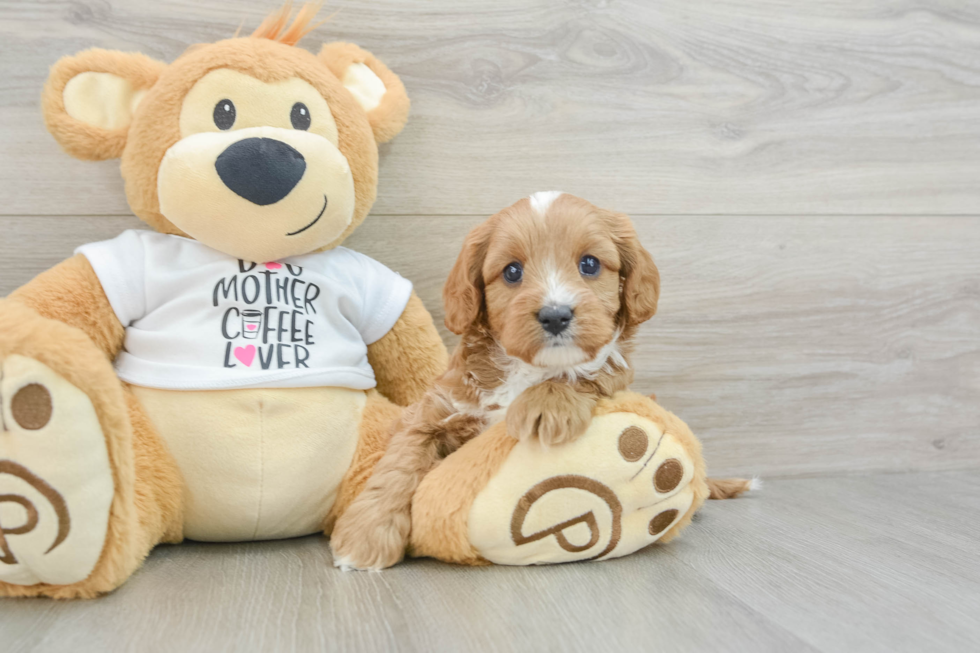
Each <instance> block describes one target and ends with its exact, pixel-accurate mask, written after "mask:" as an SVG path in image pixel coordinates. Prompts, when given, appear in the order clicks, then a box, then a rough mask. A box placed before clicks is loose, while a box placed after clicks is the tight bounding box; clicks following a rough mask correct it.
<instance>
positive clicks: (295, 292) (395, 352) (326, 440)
mask: <svg viewBox="0 0 980 653" xmlns="http://www.w3.org/2000/svg"><path fill="white" fill-rule="evenodd" d="M313 13H315V9H313V8H311V7H310V6H307V7H304V8H303V10H302V11H301V12H300V14H299V16H298V17H297V18H296V20H295V21H293V22H292V23H290V22H289V11H288V8H284V9H283V10H282V11H279V12H276V13H275V14H273V15H272V16H270V18H269V19H267V20H266V21H265V22H264V23H263V24H262V25H261V26H260V27H259V28H258V29H257V30H256V31H255V32H254V33H253V34H252V35H251V36H249V37H244V38H232V39H228V40H224V41H220V42H217V43H213V44H202V45H197V46H192V47H191V48H189V49H188V50H187V51H186V52H185V53H184V54H183V55H181V56H180V57H179V58H178V59H177V60H176V61H174V62H173V63H171V64H169V65H167V64H164V63H161V62H159V61H155V60H153V59H151V58H149V57H146V56H144V55H141V54H135V53H123V52H111V51H106V50H88V51H85V52H82V53H79V54H77V55H75V56H70V57H65V58H63V59H61V60H60V61H58V62H57V63H56V64H55V65H54V66H53V67H52V70H51V73H50V77H49V79H48V82H47V84H46V86H45V89H44V93H43V97H42V108H43V113H44V118H45V121H46V124H47V126H48V129H49V131H50V132H51V133H52V134H53V135H54V137H55V139H57V141H58V142H59V143H60V144H61V146H62V147H63V148H64V149H65V150H66V151H67V152H68V153H69V154H71V155H73V156H75V157H78V158H80V159H86V160H104V159H111V158H120V159H121V172H122V176H123V178H124V180H125V186H126V195H127V198H128V201H129V205H130V207H131V208H132V210H133V212H134V213H135V214H136V215H137V216H138V217H139V218H141V219H142V220H143V221H144V222H145V223H146V224H147V226H148V227H149V228H150V229H149V230H132V231H126V232H124V233H122V234H120V235H119V236H117V237H116V238H113V239H111V240H108V241H105V242H100V243H91V244H87V245H82V246H81V247H79V248H78V250H76V254H75V256H74V257H72V258H70V259H68V260H66V261H64V262H63V263H61V264H59V265H57V266H55V267H54V268H52V269H50V270H48V271H46V272H44V273H42V274H40V275H39V276H37V277H36V278H35V279H33V280H32V281H30V282H29V283H27V284H26V285H25V286H23V287H22V288H20V289H18V290H16V291H15V292H14V293H12V294H11V295H10V296H9V297H8V298H6V299H3V300H0V405H2V411H0V595H2V596H48V597H55V598H84V597H93V596H97V595H99V594H101V593H104V592H107V591H111V590H112V589H114V588H116V587H118V586H119V585H120V584H122V583H123V582H124V581H125V580H126V579H127V578H128V577H129V576H130V575H131V574H132V573H133V571H134V570H135V569H137V567H138V566H139V565H140V564H141V562H142V560H143V559H144V558H145V557H146V555H147V554H148V552H149V551H150V550H151V549H152V548H153V547H154V546H155V545H157V544H158V543H162V542H179V541H181V540H182V539H184V538H188V539H195V540H204V541H243V540H261V539H272V538H285V537H295V536H299V535H305V534H311V533H316V532H323V533H326V534H327V535H329V533H330V531H331V528H332V526H333V524H334V522H335V521H336V519H337V517H338V516H339V515H340V514H341V513H342V512H343V511H344V509H345V508H346V507H347V506H349V505H350V503H351V501H352V500H353V499H354V497H355V496H356V495H357V493H358V492H359V490H360V489H361V488H362V487H363V486H364V483H365V482H366V481H367V479H368V478H369V477H370V474H371V471H372V469H373V466H374V464H375V463H376V462H377V460H378V459H379V458H380V457H381V455H382V454H383V452H384V450H385V447H386V444H387V441H388V437H389V433H388V429H389V425H390V424H391V423H392V422H393V421H394V420H395V419H396V418H397V416H398V415H399V413H400V410H401V407H402V406H406V405H408V404H410V403H412V402H413V401H415V400H417V399H418V398H420V397H421V396H422V394H423V393H424V392H425V390H426V389H427V387H428V386H429V385H430V384H431V382H432V380H433V379H434V378H435V377H436V376H437V375H438V374H440V373H441V372H442V371H443V370H444V369H445V367H446V363H447V354H446V350H445V348H444V345H443V344H442V342H441V340H440V338H439V335H438V332H437V331H436V329H435V326H434V325H433V323H432V319H431V317H430V315H429V313H428V312H427V311H426V309H425V308H424V306H423V305H422V303H421V301H420V300H419V299H418V297H417V296H416V295H415V294H414V293H413V291H412V286H411V283H410V282H408V281H407V280H405V279H403V278H402V277H400V276H399V275H397V274H395V273H394V272H392V271H391V270H389V269H387V268H386V267H384V266H383V265H381V264H380V263H378V262H376V261H373V260H372V259H370V258H368V257H366V256H363V255H361V254H358V253H356V252H353V251H351V250H349V249H346V248H344V247H342V243H343V242H344V240H345V239H346V238H347V236H349V235H350V234H351V233H352V232H353V231H354V229H356V228H357V226H358V225H359V224H360V223H361V222H362V221H363V220H364V219H365V217H366V216H367V214H368V212H369V210H370V208H371V205H372V203H373V202H374V199H375V193H376V189H377V175H378V153H377V145H378V143H382V142H385V141H388V140H390V139H391V138H393V137H394V136H395V135H396V134H398V132H399V131H400V130H401V129H402V127H403V126H404V124H405V121H406V118H407V115H408V108H409V101H408V97H407V95H406V92H405V88H404V86H403V85H402V83H401V82H400V80H399V79H398V77H396V76H395V75H394V74H393V73H392V72H391V71H390V70H389V69H388V68H387V67H385V66H384V64H382V63H381V62H380V61H378V60H377V59H376V58H375V57H374V56H373V55H371V54H370V53H368V52H365V51H364V50H362V49H360V48H358V47H357V46H354V45H350V44H346V43H330V44H327V45H324V46H323V47H322V48H321V50H320V52H319V54H317V55H314V54H311V53H310V52H308V51H306V50H304V49H301V48H299V47H296V43H297V42H298V41H299V40H300V38H302V37H303V36H304V35H305V34H306V33H307V32H308V31H309V29H310V27H309V24H310V20H311V18H312V14H313ZM664 470H667V471H666V472H665V471H664ZM704 479H705V472H704V464H703V461H702V459H701V456H700V445H699V444H698V442H697V440H696V439H695V438H694V436H693V435H692V434H691V433H690V431H689V430H688V429H687V427H686V426H685V425H684V424H683V422H680V420H678V419H677V418H676V417H674V416H673V415H671V414H670V413H667V412H666V411H664V410H663V409H661V408H660V407H659V406H657V405H656V404H655V403H653V402H652V401H650V400H649V399H647V398H645V397H640V396H639V395H634V394H630V393H624V394H621V395H617V396H616V397H613V398H612V399H609V400H606V401H603V402H601V403H600V405H599V408H598V410H597V412H596V416H595V418H594V422H593V424H592V427H591V428H590V429H589V431H588V432H587V433H586V434H585V435H584V436H583V437H581V438H579V440H577V441H576V442H575V443H573V444H572V445H569V446H567V447H562V448H560V449H559V448H555V449H552V450H550V451H543V450H542V449H541V448H540V447H539V446H536V445H535V444H534V443H518V442H517V441H516V440H514V439H513V438H511V437H510V436H508V435H507V433H506V432H505V430H504V428H503V425H502V424H498V425H497V426H495V427H492V428H490V429H489V430H488V431H487V432H485V433H484V434H482V435H481V436H479V437H477V438H475V439H474V440H472V441H471V442H469V443H467V444H466V445H464V446H463V447H462V448H461V449H460V450H458V451H457V452H455V453H453V454H452V455H451V456H449V457H448V458H447V459H446V460H445V461H443V463H442V464H441V465H440V466H439V467H438V468H437V469H436V470H435V471H434V472H432V473H431V474H429V476H428V477H426V478H425V480H424V481H423V484H422V486H421V487H420V489H419V491H418V493H417V495H416V497H415V502H414V512H413V534H412V543H411V551H412V553H413V554H414V555H428V556H433V557H436V558H440V559H443V560H447V561H452V562H459V563H465V564H486V563H488V562H496V563H501V564H534V563H546V562H564V561H571V560H587V559H608V558H612V557H616V556H620V555H625V554H627V553H630V552H632V551H635V550H637V549H638V548H640V547H642V546H645V545H647V544H649V543H651V542H653V541H656V540H658V539H659V540H661V541H666V540H667V539H670V538H671V537H673V536H674V535H676V533H677V532H678V531H679V530H680V529H681V528H682V527H683V526H685V525H686V524H687V523H688V522H689V521H690V519H691V515H692V514H693V513H694V511H695V510H696V509H697V508H698V507H699V506H700V505H701V503H702V502H703V501H704V498H705V496H706V494H707V489H706V486H705V482H704Z"/></svg>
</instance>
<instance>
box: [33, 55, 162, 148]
mask: <svg viewBox="0 0 980 653" xmlns="http://www.w3.org/2000/svg"><path fill="white" fill-rule="evenodd" d="M165 67H166V65H165V64H163V63H161V62H159V61H156V60H154V59H151V58H149V57H147V56H145V55H142V54H139V53H135V52H132V53H130V52H116V51H112V50H98V49H94V50H86V51H85V52H80V53H78V54H77V55H75V56H72V57H62V58H61V59H60V60H59V61H58V62H57V63H56V64H55V65H53V66H52V67H51V73H50V74H49V75H48V81H47V83H46V84H45V85H44V93H43V94H42V96H41V108H42V111H43V113H44V122H45V124H46V125H47V127H48V131H49V132H51V135H52V136H54V137H55V140H57V141H58V143H59V144H61V146H62V147H63V148H65V150H66V151H67V152H68V153H69V154H71V155H72V156H74V157H77V158H79V159H86V160H89V161H99V160H102V159H115V158H118V157H120V156H122V151H123V148H124V147H125V146H126V134H127V133H128V131H129V123H130V122H131V121H132V119H133V113H134V112H135V111H136V105H138V104H139V101H140V100H141V99H142V98H143V95H144V94H145V93H146V91H147V89H149V88H150V87H151V86H153V84H155V83H156V81H157V78H158V77H159V76H160V73H161V72H162V71H163V69H164V68H165Z"/></svg>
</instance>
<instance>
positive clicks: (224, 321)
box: [76, 230, 412, 390]
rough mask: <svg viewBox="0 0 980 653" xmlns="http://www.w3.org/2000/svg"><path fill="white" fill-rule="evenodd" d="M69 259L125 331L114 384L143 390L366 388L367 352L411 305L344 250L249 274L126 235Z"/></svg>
mask: <svg viewBox="0 0 980 653" xmlns="http://www.w3.org/2000/svg"><path fill="white" fill-rule="evenodd" d="M76 252H78V253H81V254H84V255H85V258H87V259H88V260H89V262H90V263H91V264H92V267H93V268H94V269H95V273H96V274H97V275H98V277H99V281H100V282H101V283H102V287H103V288H104V289H105V293H106V296H107V297H108V298H109V303H110V304H112V309H113V310H114V311H115V313H116V316H117V317H118V318H119V321H120V322H122V323H123V325H124V326H125V327H126V340H125V345H124V348H123V351H122V352H120V354H119V356H117V357H116V362H115V365H116V371H117V373H118V374H119V377H120V378H121V379H123V380H124V381H127V382H129V383H132V384H133V385H140V386H147V387H151V388H165V389H171V390H213V389H219V388H295V387H306V386H335V387H345V388H355V389H361V390H366V389H368V388H373V387H374V386H375V379H374V371H373V370H372V369H371V365H370V364H369V363H368V359H367V346H368V345H369V344H371V343H373V342H374V341H376V340H378V339H380V338H381V337H382V336H383V335H385V334H386V333H388V331H389V330H390V329H391V328H392V327H393V326H394V325H395V322H397V321H398V318H399V317H401V314H402V312H403V311H404V310H405V305H406V304H407V303H408V299H409V296H410V295H411V293H412V284H411V283H410V282H409V281H408V280H407V279H404V278H402V277H401V276H399V275H398V274H396V273H394V272H392V271H391V270H389V269H388V268H386V267H385V266H383V265H381V264H380V263H378V262H377V261H375V260H374V259H371V258H368V257H367V256H364V255H363V254H358V253H357V252H354V251H351V250H349V249H346V248H344V247H338V248H336V249H332V250H330V251H326V252H317V253H314V254H305V255H303V256H292V257H289V258H285V259H283V260H281V261H275V262H267V263H250V262H246V261H241V260H238V259H235V258H232V257H230V256H228V255H227V254H222V253H221V252H218V251H215V250H213V249H211V248H209V247H207V246H205V245H202V244H201V243H199V242H197V241H195V240H191V239H189V238H181V237H180V236H170V235H167V234H159V233H156V232H153V231H137V230H130V231H126V232H123V233H122V234H121V235H119V236H118V237H116V238H113V239H112V240H106V241H103V242H99V243H91V244H88V245H83V246H82V247H79V248H78V249H77V250H76Z"/></svg>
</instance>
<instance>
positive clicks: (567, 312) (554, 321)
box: [538, 306, 575, 336]
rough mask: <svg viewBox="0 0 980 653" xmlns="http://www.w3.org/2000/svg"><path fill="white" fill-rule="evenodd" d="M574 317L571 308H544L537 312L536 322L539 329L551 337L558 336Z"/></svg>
mask: <svg viewBox="0 0 980 653" xmlns="http://www.w3.org/2000/svg"><path fill="white" fill-rule="evenodd" d="M574 317H575V313H574V311H572V307H571V306H545V307H544V308H542V309H541V310H540V311H538V322H540V323H541V328H542V329H544V330H545V331H547V332H548V333H550V334H551V335H553V336H557V335H560V334H561V333H563V332H564V331H565V330H566V329H568V325H570V324H571V323H572V319H573V318H574Z"/></svg>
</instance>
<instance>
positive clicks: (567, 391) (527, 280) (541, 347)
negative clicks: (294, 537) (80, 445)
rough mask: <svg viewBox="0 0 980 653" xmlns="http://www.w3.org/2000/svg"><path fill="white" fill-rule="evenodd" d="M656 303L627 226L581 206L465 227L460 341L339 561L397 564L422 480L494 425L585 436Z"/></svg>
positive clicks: (533, 203)
mask: <svg viewBox="0 0 980 653" xmlns="http://www.w3.org/2000/svg"><path fill="white" fill-rule="evenodd" d="M659 294H660V275H659V273H658V271H657V266H656V265H654V263H653V259H652V258H651V256H650V254H649V252H647V251H646V250H645V249H643V246H642V245H641V244H640V241H639V239H638V238H637V235H636V231H635V230H634V228H633V224H632V223H631V222H630V219H629V218H628V217H627V216H625V215H623V214H621V213H615V212H613V211H607V210H605V209H600V208H598V207H596V206H593V205H592V204H590V203H589V202H587V201H585V200H583V199H581V198H578V197H575V196H572V195H567V194H563V193H558V192H542V193H535V194H534V195H532V196H531V197H529V198H525V199H522V200H520V201H519V202H517V203H516V204H514V205H512V206H510V207H508V208H506V209H504V210H503V211H501V212H500V213H497V214H496V215H494V216H492V217H491V218H489V219H488V220H487V221H486V222H484V223H482V224H481V225H479V226H477V227H476V228H475V229H473V230H472V231H471V232H470V234H469V235H468V236H467V238H466V242H465V243H464V245H463V251H462V253H461V254H460V256H459V258H458V260H457V261H456V264H455V265H454V267H453V269H452V272H450V275H449V279H448V280H447V281H446V285H445V288H444V290H443V301H444V303H445V309H446V326H447V327H448V328H449V329H450V330H451V331H453V332H454V333H456V334H459V335H461V336H462V339H461V340H460V343H459V345H458V346H457V347H456V350H455V352H454V353H453V356H452V359H451V361H450V363H449V369H448V371H446V373H445V374H443V375H442V376H441V377H440V378H439V379H438V380H437V381H436V383H435V386H434V387H433V388H432V389H431V390H430V391H429V392H428V393H427V394H426V396H425V397H424V398H423V399H422V400H421V401H419V402H418V403H416V404H414V405H413V406H410V407H409V408H407V409H405V411H404V413H403V415H402V417H401V419H400V420H399V422H398V423H397V424H395V425H394V427H393V428H394V431H393V434H392V439H391V442H390V445H389V447H388V450H387V452H386V453H385V455H384V456H383V457H382V458H381V460H380V461H379V462H378V465H377V466H376V467H375V469H374V472H373V475H372V476H371V478H370V480H369V481H368V482H367V485H366V486H365V488H364V490H363V491H362V493H361V494H360V495H359V496H358V497H357V499H356V500H355V501H354V502H353V503H352V504H351V506H350V508H349V509H348V510H347V511H346V512H345V513H344V514H343V515H342V516H341V518H340V519H339V520H338V521H337V524H336V526H335V528H334V530H333V534H332V536H331V546H332V548H333V552H334V559H335V564H336V565H337V566H339V567H343V568H356V569H381V568H384V567H389V566H391V565H393V564H395V563H397V562H398V561H399V560H401V559H402V556H403V555H404V552H405V547H406V544H407V542H408V538H409V534H410V529H411V502H412V495H413V493H414V492H415V489H416V488H417V487H418V484H419V483H420V481H421V480H422V477H423V476H425V474H426V472H428V471H429V470H430V469H432V467H433V466H434V465H435V464H436V463H438V461H439V460H441V459H442V458H445V457H446V456H447V455H449V454H450V453H452V452H453V451H455V450H456V449H458V448H459V447H460V446H462V445H463V444H464V443H465V442H466V441H467V440H469V439H471V438H473V437H475V436H477V435H479V434H480V433H481V432H483V431H484V430H485V429H486V428H487V427H488V426H490V425H491V424H493V423H494V422H497V421H500V420H504V419H506V421H507V430H508V432H509V433H510V434H511V435H512V436H513V437H515V438H521V439H523V438H539V439H540V440H541V441H542V442H543V443H545V444H559V443H561V442H566V441H570V440H573V439H575V438H577V437H578V436H579V435H581V434H582V433H583V432H584V431H585V430H586V429H587V427H588V426H589V422H590V421H591V419H592V410H593V408H594V407H595V404H596V402H597V400H598V399H599V398H600V397H606V396H609V395H612V394H613V393H614V392H617V391H619V390H625V389H626V388H627V386H629V384H630V382H631V381H632V380H633V371H632V369H631V368H630V364H629V354H630V351H631V340H632V337H633V334H634V332H635V331H636V328H637V327H638V326H639V325H640V324H641V323H643V322H645V321H646V320H648V319H650V318H651V317H652V316H653V314H654V313H655V312H656V310H657V299H658V297H659Z"/></svg>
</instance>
